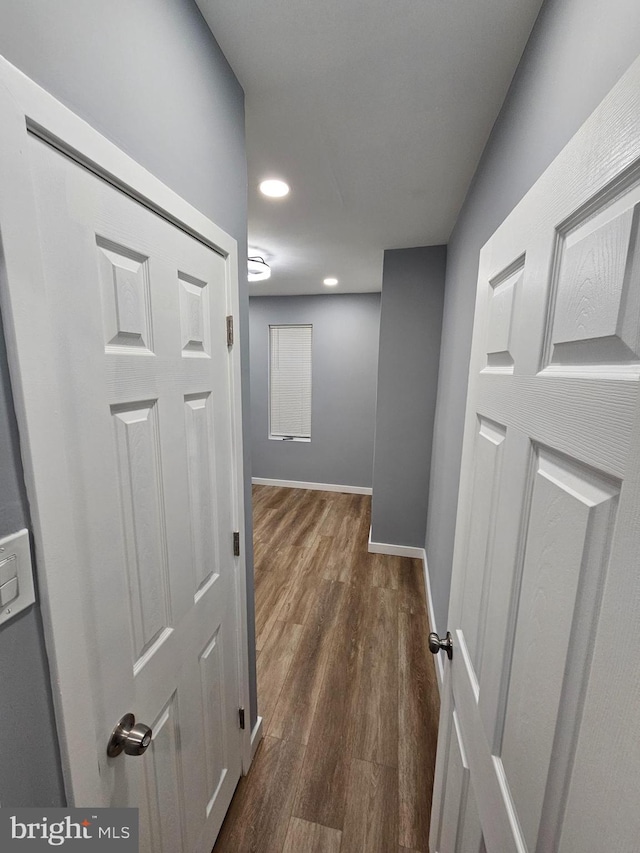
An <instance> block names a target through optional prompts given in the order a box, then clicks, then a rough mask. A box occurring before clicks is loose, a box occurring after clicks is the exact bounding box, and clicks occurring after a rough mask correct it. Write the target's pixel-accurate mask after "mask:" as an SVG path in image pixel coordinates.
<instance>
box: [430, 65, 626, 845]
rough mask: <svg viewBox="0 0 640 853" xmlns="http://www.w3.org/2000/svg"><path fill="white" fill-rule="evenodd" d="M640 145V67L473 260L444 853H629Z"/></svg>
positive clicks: (445, 740)
mask: <svg viewBox="0 0 640 853" xmlns="http://www.w3.org/2000/svg"><path fill="white" fill-rule="evenodd" d="M639 128H640V63H636V65H635V66H633V67H632V69H631V70H630V71H629V73H628V75H627V77H626V78H623V80H622V81H621V83H620V84H619V86H618V87H617V89H615V90H614V92H613V93H612V94H611V96H610V97H609V99H607V100H606V101H605V102H604V103H603V105H602V106H601V107H600V108H599V110H598V111H597V112H596V114H595V115H594V116H593V117H592V119H590V120H589V122H588V123H587V124H586V125H585V126H584V128H583V129H582V130H581V131H580V132H579V133H578V134H577V135H576V137H575V138H574V139H573V140H572V141H571V142H570V143H569V145H568V146H567V148H566V149H565V151H564V152H562V154H561V155H560V156H559V157H558V159H557V160H556V161H555V162H554V163H553V164H552V165H551V166H550V168H549V169H548V171H547V172H546V173H545V174H544V175H543V176H542V177H541V178H540V180H539V181H538V182H537V183H536V185H535V186H534V187H533V188H532V189H531V191H530V192H529V193H528V194H527V196H525V198H524V199H523V200H522V202H521V203H520V204H519V205H518V207H517V208H516V209H515V210H514V211H513V212H512V214H511V215H510V216H509V217H508V218H507V220H506V221H505V222H504V223H503V225H502V226H501V227H500V228H499V229H498V231H497V232H496V233H495V234H494V235H493V237H492V238H491V239H490V240H489V242H488V243H487V245H486V246H485V247H484V249H483V251H482V253H481V259H480V269H479V277H478V292H477V302H476V315H475V323H474V337H473V348H472V358H471V371H470V381H469V393H468V401H467V415H466V423H465V439H464V450H463V465H462V474H461V485H460V500H459V506H458V520H457V529H456V546H455V554H454V574H453V585H452V594H451V605H450V612H449V625H448V628H449V630H450V631H451V632H452V634H453V637H454V651H453V659H452V660H451V662H450V663H449V662H447V663H445V684H444V691H445V696H444V697H443V703H442V710H441V715H442V716H441V736H440V740H439V744H438V761H437V771H436V786H435V793H434V807H433V814H434V817H435V819H434V823H433V826H432V833H431V846H432V848H433V853H444V851H449V850H455V851H457V853H477V851H478V849H479V846H482V845H484V847H485V848H486V851H487V853H507V851H518V853H525V851H528V853H556V852H557V851H566V853H574V852H575V851H577V850H580V851H581V853H601V851H602V850H605V849H611V850H613V849H615V850H616V851H618V853H633V851H635V850H636V849H637V838H638V835H639V834H640V817H639V813H638V810H637V807H636V808H635V809H634V807H633V805H632V796H631V795H630V791H631V790H637V784H636V782H637V767H638V761H640V747H638V741H637V738H636V737H635V731H634V728H633V721H634V720H635V718H636V717H637V708H638V707H639V705H638V702H639V701H640V693H639V692H638V688H637V678H636V673H637V661H638V659H640V580H639V578H640V576H639V575H638V572H637V569H636V568H635V567H636V564H637V553H638V550H639V549H640V528H639V527H638V523H637V519H638V518H639V517H640V397H639V394H638V384H639V379H640V349H639V346H640V236H639V226H640V212H639V211H640V165H638V164H640V133H639V132H638V131H639ZM614 638H615V639H614ZM476 814H477V822H476V821H475V815H476ZM586 827H588V829H587V828H586Z"/></svg>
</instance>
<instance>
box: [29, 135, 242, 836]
mask: <svg viewBox="0 0 640 853" xmlns="http://www.w3.org/2000/svg"><path fill="white" fill-rule="evenodd" d="M29 145H30V150H29V156H30V162H31V164H32V168H33V172H34V182H35V186H36V195H37V198H38V221H39V227H40V236H41V241H42V245H43V256H44V257H45V259H46V269H45V280H46V285H47V288H48V290H49V293H50V296H51V302H52V305H53V306H54V307H53V309H52V312H53V316H52V321H53V323H54V325H55V328H56V333H57V338H56V345H57V349H58V351H57V353H56V356H57V358H58V359H59V360H60V362H61V363H63V364H64V365H65V366H66V374H67V375H66V381H65V382H64V384H63V389H62V395H63V398H62V399H61V401H60V411H59V413H57V416H58V417H60V418H61V419H62V420H63V422H64V426H65V430H67V432H68V434H69V435H70V436H72V438H73V446H74V447H75V452H74V455H73V458H70V459H69V460H68V462H69V467H70V469H71V472H72V479H73V484H74V488H75V495H76V498H77V500H76V504H75V505H74V506H73V507H70V511H71V512H72V513H73V515H74V521H75V529H76V532H77V539H78V542H79V543H80V547H81V548H82V551H83V554H84V559H85V566H86V585H85V588H84V589H83V590H82V593H81V594H82V596H83V598H84V601H85V606H86V611H87V613H88V615H89V618H88V624H89V625H90V626H91V628H90V632H89V634H90V635H89V637H88V639H87V644H88V647H89V651H90V654H91V655H92V658H93V660H94V663H95V673H96V683H95V697H94V700H95V714H96V757H97V761H98V764H99V767H100V777H101V785H102V797H103V800H102V802H101V803H95V802H94V803H91V804H90V805H94V806H95V805H110V804H114V805H115V804H121V805H138V804H139V805H140V806H141V816H142V819H143V823H144V821H145V820H146V821H149V823H150V825H149V826H146V827H143V832H142V836H143V839H144V843H143V846H142V847H141V850H143V851H149V853H151V851H154V853H155V851H160V850H165V851H171V853H175V851H187V850H190V851H196V850H197V851H200V850H203V851H204V850H209V849H210V848H211V847H212V845H213V841H214V840H215V836H216V834H217V831H218V829H219V827H220V825H221V822H222V819H223V817H224V814H225V811H226V809H227V807H228V805H229V802H230V800H231V796H232V795H233V791H234V789H235V786H236V783H237V781H238V778H239V776H240V769H241V760H240V759H241V753H240V749H241V741H240V733H239V728H238V705H239V692H240V690H239V683H238V660H239V654H238V642H239V640H238V631H239V626H238V624H237V613H238V607H237V596H238V590H237V578H236V570H235V563H234V556H233V527H234V525H233V513H232V499H231V497H230V496H232V494H233V489H234V486H233V475H232V464H233V459H234V448H233V443H232V432H231V426H232V418H231V406H232V401H231V384H230V382H231V380H230V355H229V350H228V348H227V340H226V315H227V313H228V310H227V305H228V302H229V295H228V292H227V291H228V286H229V284H228V278H229V277H228V271H227V265H226V262H225V259H224V258H223V257H222V256H221V255H219V254H217V253H216V252H214V251H213V250H212V249H210V248H208V247H207V246H205V245H203V244H202V243H200V242H198V241H197V240H196V239H194V238H193V237H191V236H189V235H187V234H186V233H184V232H183V231H181V230H180V229H179V228H177V227H175V226H173V225H172V224H170V223H169V222H167V221H166V220H165V219H163V218H162V217H160V216H158V215H156V214H155V213H152V212H151V211H149V210H148V209H146V208H145V207H143V206H142V205H141V204H138V203H137V202H136V201H134V200H132V199H131V198H129V197H128V196H126V195H124V194H123V193H121V192H120V191H119V190H117V189H116V188H114V187H113V186H111V185H109V184H107V183H106V182H104V181H102V180H101V179H100V178H99V177H97V176H95V175H93V174H91V173H90V172H88V171H87V170H85V169H83V168H82V167H81V166H79V165H78V164H76V163H74V162H73V161H71V160H70V159H68V158H67V157H65V156H64V155H62V154H61V153H59V152H58V151H56V150H54V149H52V148H51V147H49V146H48V145H47V144H45V143H44V142H42V141H40V140H38V139H35V138H31V139H30V142H29ZM128 711H131V712H133V713H134V714H135V716H136V719H137V720H138V721H141V722H145V723H147V724H149V725H152V726H153V728H154V735H153V741H152V745H151V747H150V748H149V750H148V752H147V753H146V754H145V755H144V756H142V757H135V758H134V757H126V756H125V755H124V754H123V755H121V756H118V757H117V758H115V759H109V758H107V756H106V744H107V741H108V739H109V735H110V733H111V730H112V729H113V727H114V726H115V724H116V723H117V722H118V720H119V719H120V717H121V716H122V715H123V714H124V713H126V712H128ZM76 804H77V805H79V804H81V803H76ZM145 845H146V846H145Z"/></svg>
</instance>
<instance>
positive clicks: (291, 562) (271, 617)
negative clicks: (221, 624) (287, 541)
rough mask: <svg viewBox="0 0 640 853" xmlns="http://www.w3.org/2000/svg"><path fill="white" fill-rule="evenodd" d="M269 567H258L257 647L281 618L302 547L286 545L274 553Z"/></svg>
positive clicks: (256, 599) (256, 586)
mask: <svg viewBox="0 0 640 853" xmlns="http://www.w3.org/2000/svg"><path fill="white" fill-rule="evenodd" d="M273 560H274V563H273V565H272V567H271V568H270V569H264V568H263V569H256V571H255V580H254V588H255V606H256V617H255V618H256V648H257V649H258V650H260V649H262V647H263V646H264V644H265V642H266V640H267V637H268V636H269V633H270V631H271V629H272V628H273V626H274V624H275V622H276V621H277V619H278V614H279V613H280V610H281V609H282V607H283V605H284V602H285V599H286V597H287V594H288V592H289V589H290V587H291V582H292V578H293V576H294V572H295V567H296V565H297V564H298V563H299V562H300V561H301V560H302V551H301V549H299V548H283V549H281V550H280V551H278V552H276V553H275V554H274V555H273Z"/></svg>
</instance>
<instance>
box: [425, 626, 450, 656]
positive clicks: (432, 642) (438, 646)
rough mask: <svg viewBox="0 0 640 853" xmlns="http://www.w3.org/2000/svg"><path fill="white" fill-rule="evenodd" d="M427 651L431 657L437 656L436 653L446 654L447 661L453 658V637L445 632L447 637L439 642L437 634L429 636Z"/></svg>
mask: <svg viewBox="0 0 640 853" xmlns="http://www.w3.org/2000/svg"><path fill="white" fill-rule="evenodd" d="M429 651H430V652H431V654H432V655H437V654H438V652H446V653H447V657H448V658H449V660H451V658H452V657H453V637H452V636H451V633H450V632H449V631H447V636H446V637H445V638H444V640H441V639H440V637H439V636H438V635H437V634H433V633H431V634H429Z"/></svg>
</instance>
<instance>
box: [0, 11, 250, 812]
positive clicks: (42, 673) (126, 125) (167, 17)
mask: <svg viewBox="0 0 640 853" xmlns="http://www.w3.org/2000/svg"><path fill="white" fill-rule="evenodd" d="M0 53H1V54H2V55H4V56H5V57H6V58H7V59H8V60H9V61H10V62H12V63H13V64H14V65H17V66H18V67H19V68H20V69H22V70H23V71H24V72H25V73H26V74H27V75H29V76H30V77H32V78H33V79H35V80H36V82H38V83H40V85H42V86H43V87H44V88H45V89H47V90H49V91H50V92H51V93H52V94H53V95H55V97H57V98H58V99H59V100H61V101H62V102H63V103H65V104H67V105H68V106H69V107H71V109H73V110H74V111H75V112H76V113H78V114H79V115H80V116H82V117H83V118H85V119H86V120H87V121H88V122H89V123H90V124H92V125H93V126H94V127H95V128H97V129H98V130H99V131H101V132H102V133H103V134H104V135H105V136H107V137H108V138H109V139H111V140H113V141H114V142H115V143H116V144H117V145H119V146H120V147H121V148H122V149H124V150H125V151H126V152H127V153H128V154H130V155H131V156H132V157H133V158H134V159H135V160H137V161H138V162H139V163H141V164H142V165H143V166H145V167H146V168H147V169H148V170H149V171H150V172H152V173H153V174H155V175H156V176H157V177H159V178H160V179H161V180H163V181H164V182H165V183H166V184H168V185H169V186H170V187H171V188H172V189H173V190H175V191H176V192H177V193H179V194H180V195H181V196H183V197H184V198H186V199H187V200H188V201H189V202H191V204H193V205H194V206H195V207H197V208H198V209H200V210H201V211H202V212H203V213H205V214H206V215H207V216H209V217H211V218H212V219H213V220H214V221H215V222H216V223H217V224H218V225H220V226H221V227H222V228H223V229H224V230H226V231H227V232H228V233H230V234H231V235H233V236H234V237H235V238H236V240H237V241H238V244H239V256H240V258H241V259H242V258H243V257H246V204H247V202H246V193H247V177H246V161H245V148H244V95H243V92H242V89H241V87H240V85H239V84H238V82H237V80H236V78H235V76H234V74H233V72H232V71H231V69H230V67H229V65H228V64H227V62H226V60H225V58H224V56H223V55H222V53H221V51H220V49H219V48H218V45H217V44H216V42H215V40H214V39H213V37H212V35H211V33H210V31H209V29H208V27H207V26H206V24H205V22H204V20H203V18H202V16H201V15H200V12H199V11H198V9H197V7H196V5H195V3H194V2H193V0H135V2H131V0H108V2H104V0H65V2H64V3H50V2H42V0H2V3H1V4H0ZM240 269H241V271H242V269H243V267H242V262H241V263H240ZM245 285H246V282H242V281H241V291H242V292H241V303H242V304H241V314H240V328H241V335H240V346H241V352H242V357H243V373H244V375H245V378H246V379H247V381H245V383H244V397H243V405H244V410H245V413H246V412H248V400H249V382H248V352H249V349H248V298H247V292H246V286H245ZM0 366H1V364H0ZM0 399H1V400H3V401H4V404H3V405H0V436H2V437H1V438H0V474H1V475H2V485H3V488H2V491H1V492H0V525H1V529H0V533H7V532H13V530H15V529H16V528H17V527H19V526H20V525H22V524H24V523H26V518H27V513H28V509H27V502H26V499H25V494H24V485H23V481H22V472H21V469H20V463H19V457H18V448H17V440H16V428H15V421H14V419H13V415H12V413H11V410H10V399H11V398H10V391H9V382H8V376H7V373H6V370H4V369H2V370H1V371H0ZM7 403H8V409H7ZM246 423H247V418H246V417H245V424H246ZM245 468H246V473H247V482H249V477H250V471H251V464H250V454H249V436H248V434H247V432H245ZM7 484H9V485H7ZM247 498H248V500H247V506H246V510H247V527H246V531H245V552H246V553H247V554H248V555H249V559H248V564H249V565H248V575H249V596H248V598H249V608H250V614H249V616H250V619H249V621H250V624H251V626H253V586H252V583H253V581H252V578H253V568H252V560H251V554H252V551H251V505H250V490H248V491H247ZM254 646H255V644H254V642H253V638H252V637H251V638H250V648H254ZM43 649H44V646H43V641H42V632H41V627H40V618H39V614H38V612H37V609H36V610H33V609H32V610H31V611H30V612H28V613H27V614H25V615H24V616H22V617H20V618H19V619H18V620H16V621H14V622H12V623H8V624H7V625H6V626H5V627H3V628H2V629H0V685H1V689H0V803H1V804H2V805H9V804H10V805H14V806H18V805H22V806H29V805H38V806H40V805H46V804H49V803H51V804H53V803H57V802H60V800H61V796H62V795H61V787H60V777H59V769H58V768H59V765H58V760H57V756H56V738H55V728H54V725H53V722H52V718H51V707H50V695H49V686H48V671H47V665H46V659H45V655H44V651H43ZM252 666H253V671H254V673H255V661H253V663H252ZM252 680H253V682H255V676H254V677H253V679H252ZM250 710H251V720H252V721H253V720H255V717H256V701H255V689H254V692H253V696H252V703H251V709H250ZM25 730H26V731H29V738H27V739H26V740H25V738H24V736H23V734H24V731H25ZM16 732H19V733H20V735H19V736H18V735H17V734H16Z"/></svg>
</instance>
